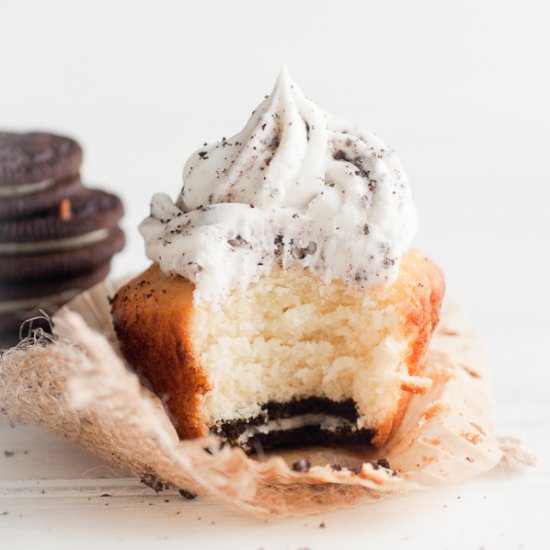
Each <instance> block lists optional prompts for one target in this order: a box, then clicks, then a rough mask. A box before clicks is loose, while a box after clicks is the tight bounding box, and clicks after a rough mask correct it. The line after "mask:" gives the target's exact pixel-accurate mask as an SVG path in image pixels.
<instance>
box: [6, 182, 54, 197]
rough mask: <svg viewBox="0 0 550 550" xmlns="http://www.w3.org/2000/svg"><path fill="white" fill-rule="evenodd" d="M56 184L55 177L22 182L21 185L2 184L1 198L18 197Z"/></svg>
mask: <svg viewBox="0 0 550 550" xmlns="http://www.w3.org/2000/svg"><path fill="white" fill-rule="evenodd" d="M54 185H55V180H54V179H49V180H42V181H37V182H35V183H21V184H19V185H3V186H0V198H11V197H18V196H20V195H28V194H30V193H38V192H39V191H44V190H45V189H49V188H50V187H53V186H54Z"/></svg>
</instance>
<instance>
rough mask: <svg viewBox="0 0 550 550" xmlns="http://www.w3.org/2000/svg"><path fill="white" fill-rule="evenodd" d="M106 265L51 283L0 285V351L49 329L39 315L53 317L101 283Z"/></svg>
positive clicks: (46, 322)
mask: <svg viewBox="0 0 550 550" xmlns="http://www.w3.org/2000/svg"><path fill="white" fill-rule="evenodd" d="M109 267H110V262H109V261H107V262H105V263H103V264H101V265H99V266H98V267H96V268H95V269H93V270H91V271H88V272H85V273H81V274H78V275H76V276H72V277H65V278H58V279H53V280H48V279H44V280H40V281H27V282H23V283H21V282H5V283H0V349H1V348H2V347H7V346H10V345H13V344H14V343H15V342H16V341H17V339H18V338H19V336H20V335H21V336H23V337H24V336H27V335H28V334H29V333H30V331H31V330H32V329H36V328H38V327H41V328H43V329H45V330H48V329H49V328H50V324H49V322H48V321H47V320H46V319H45V318H44V317H43V313H45V314H47V315H53V314H54V313H55V311H56V310H57V309H58V308H59V307H60V306H62V305H63V304H65V303H66V302H67V301H69V300H71V299H72V298H73V297H74V296H76V295H77V294H78V293H79V292H80V291H82V290H84V289H86V288H89V287H91V286H93V285H95V284H96V283H99V282H100V281H102V280H103V279H104V278H105V277H106V276H107V274H108V273H109Z"/></svg>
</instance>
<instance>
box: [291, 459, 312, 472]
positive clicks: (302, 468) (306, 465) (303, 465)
mask: <svg viewBox="0 0 550 550" xmlns="http://www.w3.org/2000/svg"><path fill="white" fill-rule="evenodd" d="M310 468H311V463H310V462H309V460H308V459H307V458H301V459H300V460H297V461H296V462H294V464H292V469H293V470H294V471H295V472H308V471H309V469H310Z"/></svg>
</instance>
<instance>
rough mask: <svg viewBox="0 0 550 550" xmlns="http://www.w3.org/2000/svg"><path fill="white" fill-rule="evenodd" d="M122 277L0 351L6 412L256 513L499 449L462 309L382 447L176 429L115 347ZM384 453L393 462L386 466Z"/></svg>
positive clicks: (447, 477) (322, 506)
mask: <svg viewBox="0 0 550 550" xmlns="http://www.w3.org/2000/svg"><path fill="white" fill-rule="evenodd" d="M118 286H119V284H115V283H113V282H110V281H105V282H103V283H101V284H99V285H97V286H96V287H94V288H93V289H91V290H89V291H86V292H84V293H82V294H80V295H79V296H78V297H76V298H75V299H74V300H73V301H72V302H70V303H69V304H68V305H67V306H65V307H64V308H62V309H61V310H60V311H59V312H58V313H57V314H56V315H55V316H54V318H53V324H54V332H55V337H54V338H52V337H50V336H47V335H40V334H38V335H35V336H34V338H30V339H28V340H27V341H25V342H23V343H22V344H20V345H19V346H17V347H16V348H13V349H11V350H9V351H7V352H5V353H4V354H3V355H2V356H1V357H0V411H1V412H3V413H4V414H6V415H8V417H9V418H10V419H12V420H13V421H21V422H27V423H31V424H36V425H38V426H42V427H44V428H46V429H48V430H50V431H52V432H55V433H57V434H60V435H62V436H63V437H65V438H67V439H69V440H71V441H74V442H75V443H77V444H79V445H82V446H83V447H86V448H88V449H90V450H91V451H92V452H94V453H95V454H97V455H98V456H100V457H102V458H103V459H105V460H107V461H110V462H112V463H114V464H116V465H117V466H119V467H122V468H124V469H126V470H129V471H131V472H133V473H134V474H136V475H137V476H139V477H141V479H142V480H144V481H146V482H148V483H150V484H151V485H152V486H154V487H156V488H159V487H163V486H166V485H167V484H171V485H174V486H175V487H178V488H182V489H185V490H186V491H188V492H191V493H197V494H199V495H200V494H206V495H213V496H215V497H217V498H219V499H221V500H222V501H224V502H225V503H226V504H227V505H228V506H231V507H234V508H238V509H240V510H243V511H246V512H250V513H254V514H278V515H302V514H311V513H319V512H322V511H326V510H327V509H330V508H336V507H341V506H346V505H351V504H353V503H356V502H358V501H360V500H367V499H378V498H380V497H381V496H384V495H389V494H395V493H404V492H408V491H412V490H419V489H423V488H427V487H429V486H433V485H437V484H446V483H454V482H458V481H461V480H465V479H468V478H471V477H473V476H475V475H477V474H480V473H481V472H484V471H487V470H490V469H492V468H494V467H495V465H496V464H497V463H498V462H499V460H500V459H501V455H502V452H501V450H500V448H499V444H498V441H497V438H496V437H495V434H494V431H493V426H492V424H491V421H490V412H491V407H492V400H491V396H490V393H489V390H488V380H487V373H486V372H485V371H484V370H483V367H482V364H483V363H482V361H481V360H480V356H479V343H478V341H477V339H476V337H475V335H474V334H472V332H471V330H470V329H469V328H468V325H467V323H465V322H464V320H463V318H462V316H461V315H460V313H459V312H458V311H457V310H456V309H452V308H447V309H446V310H445V311H444V312H443V315H442V320H441V323H440V325H439V328H438V329H437V331H436V333H435V335H434V338H433V340H432V343H431V345H430V351H429V353H428V356H427V366H426V372H425V375H426V376H427V377H429V378H431V379H432V380H433V386H432V388H431V389H430V390H429V391H428V392H427V393H425V394H424V395H413V397H412V398H411V400H410V402H409V405H408V407H407V410H406V413H405V415H404V417H403V420H402V422H401V424H400V426H399V428H398V430H397V431H396V433H395V434H394V435H393V436H392V438H391V439H390V441H389V442H388V443H387V444H386V445H385V446H384V447H383V448H382V449H376V450H374V449H373V448H371V447H368V446H365V447H351V448H338V447H316V448H303V449H295V450H292V451H285V452H279V453H269V454H266V455H261V456H256V457H252V458H251V457H248V456H247V455H246V454H245V453H244V452H243V451H242V450H241V449H238V448H231V447H229V446H224V445H223V444H221V442H220V440H219V439H218V438H216V437H214V436H212V437H207V438H202V439H194V440H187V441H181V440H179V439H178V436H177V434H176V431H175V429H174V427H173V425H172V423H171V421H170V419H169V416H168V414H167V412H166V411H165V408H164V406H163V403H162V401H161V400H160V399H159V398H158V397H157V396H156V395H155V394H154V393H152V392H151V391H150V390H149V389H147V388H146V387H145V385H144V384H143V383H142V382H141V381H140V379H139V378H138V376H137V375H136V374H135V373H134V372H133V371H132V370H131V369H130V368H129V367H128V365H127V364H126V363H125V361H124V359H123V358H122V356H121V355H120V352H119V350H118V346H117V342H116V337H115V334H114V331H113V328H112V321H111V316H110V311H109V302H108V297H109V296H113V295H114V293H115V292H116V289H117V288H118ZM302 458H303V459H307V461H305V460H304V461H300V459H302ZM379 458H385V459H387V460H388V462H389V464H390V465H391V469H388V468H385V467H380V466H378V465H377V464H376V461H377V459H379ZM293 465H294V466H293ZM297 465H298V466H299V467H297ZM304 465H305V466H304Z"/></svg>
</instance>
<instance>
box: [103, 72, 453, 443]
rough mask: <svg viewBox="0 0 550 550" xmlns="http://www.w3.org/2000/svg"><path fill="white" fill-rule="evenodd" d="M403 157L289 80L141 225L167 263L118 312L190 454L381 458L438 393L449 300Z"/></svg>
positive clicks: (130, 346)
mask: <svg viewBox="0 0 550 550" xmlns="http://www.w3.org/2000/svg"><path fill="white" fill-rule="evenodd" d="M416 225H417V218H416V211H415V208H414V204H413V201H412V198H411V192H410V189H409V183H408V179H407V176H406V174H405V172H404V171H403V169H402V167H401V164H400V162H399V160H398V158H397V156H396V154H395V153H394V151H393V150H392V149H390V148H389V147H387V146H386V145H385V144H384V143H383V142H382V141H381V140H380V139H378V138H377V137H375V136H374V135H373V134H371V133H370V132H367V131H365V130H362V129H360V128H357V127H355V126H353V125H350V124H347V123H345V122H342V121H340V120H338V119H336V118H334V117H333V116H331V115H329V114H327V113H326V112H324V111H323V110H321V109H320V108H319V107H318V106H316V105H315V104H314V103H313V102H312V101H310V100H309V99H307V98H306V97H305V96H304V95H303V94H302V92H301V91H300V89H299V88H298V87H297V86H296V85H295V84H294V83H293V81H292V80H291V79H290V77H289V75H288V74H287V73H286V71H285V70H283V72H282V74H281V75H280V76H279V78H278V80H277V83H276V85H275V87H274V89H273V92H272V93H271V95H269V96H268V97H267V98H266V99H265V100H264V101H263V102H262V103H261V104H260V105H259V106H258V107H257V108H256V110H255V111H253V114H252V117H251V118H250V120H249V121H248V123H247V124H246V126H245V127H244V129H243V130H242V131H241V132H240V133H238V134H236V135H235V136H234V137H231V138H228V139H226V138H222V139H221V141H219V142H216V143H214V144H212V145H204V146H203V147H201V148H200V149H199V150H198V151H197V152H195V153H194V154H192V155H191V157H190V158H189V160H188V161H187V163H186V165H185V167H184V183H183V188H182V190H181V193H180V194H179V196H178V197H177V199H176V201H175V202H174V201H172V199H171V198H170V197H169V196H168V195H166V194H162V193H160V194H156V195H154V196H153V199H152V202H151V214H150V216H149V217H148V218H147V219H145V220H144V221H143V222H142V224H141V225H140V231H141V234H142V235H143V237H144V240H145V247H146V253H147V256H148V257H149V259H150V260H151V261H152V262H153V263H152V265H151V266H150V267H149V269H147V270H146V271H145V272H144V273H142V274H140V275H138V276H137V277H135V278H134V279H133V280H131V281H130V282H129V283H128V284H126V285H125V286H123V287H122V288H121V289H120V290H119V292H118V293H117V294H116V296H115V297H114V299H113V302H112V315H113V320H114V326H115V330H116V333H117V336H118V339H119V342H120V348H121V351H122V353H123V354H124V356H125V358H126V359H127V360H128V362H129V363H130V364H131V365H132V366H133V367H134V368H135V369H136V370H137V371H138V372H140V373H141V374H142V375H143V376H144V377H145V378H146V379H147V380H148V381H149V382H150V384H151V386H152V388H153V389H154V391H155V392H156V393H157V394H158V395H159V396H161V398H162V399H163V400H164V402H165V403H166V406H167V408H168V410H169V412H170V414H171V418H172V420H173V422H174V425H175V427H176V429H177V431H178V434H179V436H180V437H181V438H182V439H188V438H197V437H202V436H205V435H208V434H211V433H214V434H217V435H219V436H220V437H221V438H222V439H224V440H225V441H227V442H228V443H230V444H231V445H236V446H239V447H241V448H243V449H244V450H245V451H247V452H254V451H258V450H259V449H264V450H266V449H272V448H282V447H294V446H298V445H310V444H311V445H315V444H323V445H327V444H340V443H360V444H372V445H374V446H381V445H383V444H384V443H385V442H386V441H387V440H388V438H389V437H390V436H391V434H392V432H393V431H394V430H395V429H396V427H397V426H398V425H399V422H400V419H401V417H402V415H403V413H404V411H405V409H406V407H407V403H408V401H409V399H410V397H411V395H413V394H414V393H418V392H424V391H426V390H427V389H429V387H430V385H431V383H432V382H431V380H430V379H429V378H427V377H424V376H423V370H424V359H425V355H426V351H427V347H428V344H429V341H430V337H431V335H432V333H433V331H434V329H435V327H436V326H437V322H438V318H439V310H440V306H441V302H442V299H443V294H444V280H443V275H442V273H441V271H440V270H439V268H438V267H437V266H436V265H435V264H434V263H433V262H432V261H431V260H429V259H428V258H427V257H425V256H424V255H423V254H421V253H419V252H416V251H413V250H410V248H409V247H410V243H411V240H412V238H413V236H414V234H415V230H416Z"/></svg>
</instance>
